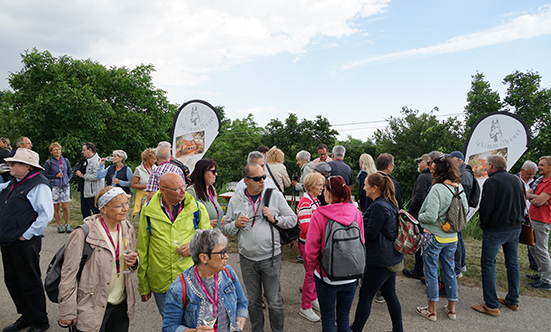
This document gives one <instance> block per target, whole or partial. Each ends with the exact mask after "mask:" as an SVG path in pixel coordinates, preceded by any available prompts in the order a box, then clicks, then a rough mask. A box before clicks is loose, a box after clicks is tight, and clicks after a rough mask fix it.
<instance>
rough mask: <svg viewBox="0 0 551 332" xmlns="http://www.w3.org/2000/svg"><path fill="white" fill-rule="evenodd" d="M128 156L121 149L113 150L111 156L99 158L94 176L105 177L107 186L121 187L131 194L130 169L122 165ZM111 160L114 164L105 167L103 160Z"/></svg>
mask: <svg viewBox="0 0 551 332" xmlns="http://www.w3.org/2000/svg"><path fill="white" fill-rule="evenodd" d="M126 158H128V156H127V155H126V152H124V151H123V150H115V151H113V157H107V158H101V160H100V162H99V165H98V170H97V173H96V177H97V178H98V179H103V178H106V180H107V185H108V186H114V187H121V188H122V189H123V190H124V191H125V192H126V193H127V194H131V193H132V191H131V190H130V185H131V184H132V169H130V167H128V166H126V165H124V164H123V163H124V162H125V161H126ZM106 161H111V162H113V164H114V165H111V166H109V167H107V168H105V162H106Z"/></svg>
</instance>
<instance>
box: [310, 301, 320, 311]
mask: <svg viewBox="0 0 551 332" xmlns="http://www.w3.org/2000/svg"><path fill="white" fill-rule="evenodd" d="M312 309H314V310H316V311H317V312H320V302H319V301H318V299H315V300H314V301H312Z"/></svg>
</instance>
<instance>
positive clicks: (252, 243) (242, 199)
mask: <svg viewBox="0 0 551 332" xmlns="http://www.w3.org/2000/svg"><path fill="white" fill-rule="evenodd" d="M243 175H244V179H245V184H246V186H247V187H246V188H245V189H244V190H240V191H236V192H235V194H234V195H233V197H232V199H231V200H230V202H229V204H228V210H227V213H226V219H225V221H224V222H223V224H222V232H223V233H224V234H226V235H228V236H237V240H238V243H239V255H240V264H241V272H242V273H243V282H244V283H245V285H246V288H247V295H248V299H249V316H250V320H251V325H252V331H253V332H257V331H263V330H264V313H263V312H262V298H261V297H262V286H263V289H264V295H265V296H266V299H267V301H268V310H269V317H270V325H271V329H272V331H275V332H281V331H283V330H284V329H283V322H284V313H283V302H282V300H281V293H280V275H281V244H280V238H279V232H278V231H277V229H274V228H275V227H274V225H277V226H278V227H280V228H285V229H288V228H292V227H294V226H295V225H296V223H297V216H296V215H295V214H294V213H293V210H291V208H290V207H289V205H288V204H287V201H286V200H285V197H284V196H283V194H282V193H281V192H279V191H277V190H273V191H272V195H271V197H270V199H269V201H268V202H266V194H265V193H266V188H265V179H266V175H265V174H264V169H263V168H262V167H260V166H259V165H258V164H254V163H250V164H248V165H247V166H246V167H245V169H244V170H243Z"/></svg>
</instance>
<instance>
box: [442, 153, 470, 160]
mask: <svg viewBox="0 0 551 332" xmlns="http://www.w3.org/2000/svg"><path fill="white" fill-rule="evenodd" d="M446 157H457V158H459V159H461V160H463V161H465V156H464V155H463V153H462V152H459V151H453V152H450V153H449V154H447V155H446Z"/></svg>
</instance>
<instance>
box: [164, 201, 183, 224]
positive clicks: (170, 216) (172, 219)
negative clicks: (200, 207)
mask: <svg viewBox="0 0 551 332" xmlns="http://www.w3.org/2000/svg"><path fill="white" fill-rule="evenodd" d="M163 205H164V206H165V209H166V212H167V213H168V217H169V218H170V221H172V223H173V224H174V219H175V218H174V216H173V215H172V211H170V209H169V208H168V207H167V206H166V204H165V202H163ZM183 206H184V203H183V202H181V203H180V207H179V208H178V213H177V214H176V217H178V215H179V214H180V212H181V211H182V207H183Z"/></svg>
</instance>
